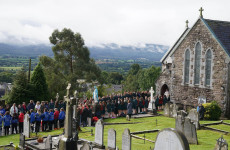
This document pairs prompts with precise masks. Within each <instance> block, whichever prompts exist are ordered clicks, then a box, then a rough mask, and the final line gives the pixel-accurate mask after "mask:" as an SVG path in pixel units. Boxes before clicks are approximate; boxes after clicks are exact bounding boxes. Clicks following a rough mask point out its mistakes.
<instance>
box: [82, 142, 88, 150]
mask: <svg viewBox="0 0 230 150" xmlns="http://www.w3.org/2000/svg"><path fill="white" fill-rule="evenodd" d="M80 150H90V146H89V144H88V143H87V142H85V143H84V144H83V146H82V147H81V148H80Z"/></svg>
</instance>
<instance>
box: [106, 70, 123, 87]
mask: <svg viewBox="0 0 230 150" xmlns="http://www.w3.org/2000/svg"><path fill="white" fill-rule="evenodd" d="M122 80H123V76H122V75H121V74H120V73H119V72H111V73H110V74H109V83H111V84H121V81H122Z"/></svg>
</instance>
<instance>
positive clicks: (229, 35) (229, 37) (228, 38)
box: [202, 19, 230, 56]
mask: <svg viewBox="0 0 230 150" xmlns="http://www.w3.org/2000/svg"><path fill="white" fill-rule="evenodd" d="M202 20H203V21H204V23H205V24H206V25H207V27H208V28H209V30H210V31H211V32H212V34H214V36H215V38H216V40H217V41H218V42H219V43H220V44H221V46H222V47H223V48H224V50H225V51H226V53H227V54H228V55H229V56H230V22H227V21H219V20H210V19H202Z"/></svg>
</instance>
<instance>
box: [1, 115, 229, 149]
mask: <svg viewBox="0 0 230 150" xmlns="http://www.w3.org/2000/svg"><path fill="white" fill-rule="evenodd" d="M125 122H126V123H131V124H114V125H111V124H112V123H125ZM214 122H218V121H200V124H207V123H214ZM223 122H225V123H230V120H224V121H223ZM104 123H111V124H110V125H105V126H104V145H105V146H107V139H108V130H109V129H114V130H115V131H116V133H117V135H116V145H117V147H118V148H119V149H121V148H122V133H123V131H124V130H125V129H126V128H128V129H129V130H130V132H131V133H132V132H137V131H144V130H154V129H159V130H162V129H164V128H175V119H174V118H169V117H165V116H156V117H146V118H136V119H133V118H131V120H130V121H126V119H125V118H116V119H105V120H104ZM210 127H213V128H218V129H220V130H225V131H228V132H230V128H229V126H228V125H224V124H220V125H213V126H210ZM81 129H82V132H80V133H79V138H80V139H86V140H89V141H94V138H95V128H94V127H85V128H83V127H82V128H81ZM91 129H93V135H91V132H89V131H90V130H91ZM62 133H63V129H60V130H54V131H51V132H39V134H40V135H42V136H48V135H58V134H62ZM157 134H158V132H154V133H145V134H136V135H137V136H139V137H142V138H145V139H146V140H143V139H136V138H133V137H132V140H131V141H132V142H131V143H132V144H131V148H132V150H140V149H143V150H149V149H150V147H151V148H153V147H154V143H152V142H150V141H148V140H151V141H155V139H156V136H157ZM222 135H223V138H224V139H225V140H226V141H227V142H229V141H230V135H229V134H223V133H221V132H217V131H210V130H203V129H201V130H197V138H198V145H196V144H189V146H190V149H191V150H210V149H214V147H215V144H216V140H217V139H218V138H220V137H221V136H222ZM33 136H35V133H33V134H32V137H33ZM0 141H1V142H0V143H1V144H0V145H7V144H9V143H10V142H13V144H14V145H18V144H19V134H17V135H9V136H5V137H0Z"/></svg>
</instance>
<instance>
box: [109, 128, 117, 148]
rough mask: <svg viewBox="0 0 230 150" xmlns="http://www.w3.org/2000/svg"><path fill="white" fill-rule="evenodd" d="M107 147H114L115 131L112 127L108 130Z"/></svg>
mask: <svg viewBox="0 0 230 150" xmlns="http://www.w3.org/2000/svg"><path fill="white" fill-rule="evenodd" d="M108 149H109V150H115V149H116V131H115V130H114V129H109V131H108Z"/></svg>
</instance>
